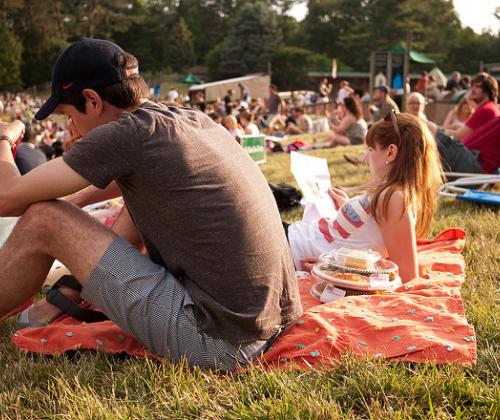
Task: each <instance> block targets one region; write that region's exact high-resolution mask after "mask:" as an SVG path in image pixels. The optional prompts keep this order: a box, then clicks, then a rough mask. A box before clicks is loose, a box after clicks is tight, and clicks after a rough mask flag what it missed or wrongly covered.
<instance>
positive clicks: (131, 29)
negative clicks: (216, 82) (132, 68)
mask: <svg viewBox="0 0 500 420" xmlns="http://www.w3.org/2000/svg"><path fill="white" fill-rule="evenodd" d="M299 2H300V1H297V0H257V1H255V0H0V37H1V39H2V43H3V48H2V52H1V54H0V89H1V90H5V89H15V88H24V87H29V86H34V85H39V84H42V83H46V82H48V81H49V80H50V71H51V67H52V64H53V63H54V61H55V59H56V58H57V56H58V55H59V54H60V52H61V51H62V50H63V49H64V48H66V47H67V46H68V45H69V44H70V43H71V42H73V41H75V40H77V39H78V38H80V37H81V36H90V37H95V38H105V39H109V40H112V41H115V42H117V43H118V44H119V45H120V46H122V47H123V48H124V49H125V50H127V51H129V52H131V53H132V54H134V55H135V56H136V57H137V58H138V59H139V61H140V63H141V71H147V72H151V73H160V72H162V73H169V72H183V71H186V70H187V69H188V68H190V67H191V66H193V65H204V66H208V69H209V73H210V77H211V78H212V79H219V78H225V77H234V76H240V75H243V74H247V73H252V72H260V71H268V70H269V69H270V68H272V74H273V81H274V82H275V83H277V84H278V86H279V87H280V88H281V89H290V88H301V87H305V86H306V85H307V72H308V71H313V70H316V71H329V69H330V68H331V67H330V66H331V59H332V58H336V59H337V62H338V64H339V70H340V71H343V70H344V71H368V68H369V58H370V51H372V50H385V49H389V48H391V47H392V46H394V45H395V44H397V43H399V42H401V41H407V40H411V45H412V46H413V47H414V48H415V49H417V50H419V51H421V52H425V53H426V54H427V55H429V56H430V57H432V58H434V59H436V61H437V62H438V63H439V65H440V68H441V69H443V70H444V71H451V70H459V71H461V72H464V73H475V72H477V70H478V68H479V63H480V61H485V62H494V61H500V59H499V56H498V51H500V34H499V33H496V34H495V33H491V32H485V33H482V34H476V33H475V32H473V31H472V30H471V29H470V28H463V27H462V26H461V24H460V21H459V19H458V17H457V14H456V12H455V10H454V9H453V3H452V1H451V0H418V1H415V0H309V1H308V2H307V6H308V13H307V16H306V17H305V19H304V20H303V21H301V22H298V21H297V20H296V19H295V18H294V17H292V16H289V15H288V14H287V12H289V11H290V9H291V7H292V6H293V5H294V4H296V3H299ZM496 17H497V18H498V19H500V8H498V9H497V13H496Z"/></svg>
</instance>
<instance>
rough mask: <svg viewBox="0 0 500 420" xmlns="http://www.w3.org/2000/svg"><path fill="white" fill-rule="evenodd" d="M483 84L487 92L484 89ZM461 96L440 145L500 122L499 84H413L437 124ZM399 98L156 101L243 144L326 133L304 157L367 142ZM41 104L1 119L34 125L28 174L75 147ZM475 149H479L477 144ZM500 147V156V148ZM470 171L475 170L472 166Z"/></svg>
mask: <svg viewBox="0 0 500 420" xmlns="http://www.w3.org/2000/svg"><path fill="white" fill-rule="evenodd" d="M478 84H479V85H481V86H480V87H479V88H478V87H477V85H478ZM483 88H484V92H483ZM435 89H437V90H439V92H440V94H439V95H433V92H434V93H435ZM460 91H465V92H466V93H464V94H463V96H462V99H461V100H460V101H459V102H458V103H457V104H456V105H455V106H454V107H453V109H452V110H451V111H450V112H449V113H448V115H447V116H446V118H445V120H444V122H443V124H442V127H437V128H435V127H433V130H434V132H435V133H436V135H437V137H438V139H439V138H440V139H441V142H443V138H444V136H447V140H446V141H447V142H448V143H450V140H449V139H453V140H458V141H463V140H464V139H467V138H470V137H471V136H473V132H474V131H476V129H477V128H479V127H480V126H481V125H484V124H486V123H488V122H489V121H490V120H491V119H495V118H499V116H500V111H499V108H498V104H497V102H496V101H497V97H498V85H497V82H496V80H495V79H494V78H493V77H491V76H489V75H482V76H478V77H476V78H475V79H474V80H472V79H471V77H470V76H463V77H462V76H461V75H460V73H459V72H453V73H452V74H451V78H450V79H449V80H448V83H447V84H446V86H442V85H440V86H439V87H437V86H435V82H434V80H433V78H432V76H430V75H429V74H428V73H427V72H422V73H421V77H420V78H419V79H418V81H417V82H416V84H415V85H414V87H413V89H412V88H410V86H409V84H407V87H406V103H405V107H404V109H405V111H406V112H408V113H410V114H413V115H415V116H417V117H418V118H420V119H422V120H423V121H425V122H428V123H429V124H433V123H432V122H430V121H428V118H427V116H426V114H425V107H426V104H427V103H428V101H429V100H431V101H432V100H433V99H436V98H438V97H440V98H442V97H443V95H444V94H449V95H452V94H456V93H457V92H460ZM478 92H479V93H478ZM481 92H483V94H482V95H481V94H480V93H481ZM394 93H395V92H394V91H391V89H389V88H388V87H387V86H385V85H381V86H377V87H376V88H375V89H374V90H373V93H372V95H371V96H370V95H369V93H368V92H364V91H360V90H357V89H354V88H353V87H352V86H351V85H350V84H349V82H348V81H345V80H342V81H341V82H340V84H339V88H338V90H337V91H334V89H333V86H332V84H331V83H329V81H328V79H327V78H324V79H322V80H321V81H320V83H319V85H318V90H317V92H316V93H311V92H291V94H289V95H287V97H286V98H284V97H283V96H282V95H280V93H279V92H278V89H277V87H276V86H275V85H270V86H269V94H268V97H267V98H261V97H257V98H255V97H252V96H251V92H250V90H249V89H248V88H247V87H246V86H244V85H243V84H241V83H240V84H239V85H238V92H236V89H228V91H227V93H226V95H225V96H224V97H222V98H217V99H216V100H215V101H213V102H210V103H208V102H207V101H205V98H204V94H203V92H202V91H198V92H196V93H195V94H194V95H193V96H192V97H189V96H183V95H181V94H179V92H178V91H177V90H176V89H174V88H171V89H170V90H169V91H168V92H167V94H166V95H165V98H163V99H162V98H160V97H157V100H160V101H163V102H165V103H166V104H168V105H176V106H190V107H194V108H197V109H199V110H200V112H203V113H206V114H207V115H209V116H210V117H211V118H212V119H213V120H214V121H215V122H217V123H219V124H221V125H222V126H224V127H225V128H226V129H227V130H228V131H229V132H230V133H231V135H232V136H233V137H234V138H235V139H236V140H237V141H240V140H241V138H242V137H243V136H245V135H254V136H255V135H259V134H264V135H266V136H268V137H271V138H275V139H283V138H286V137H287V136H297V135H299V136H300V135H308V134H318V133H322V134H325V135H324V136H322V137H323V140H322V141H318V142H317V141H316V139H314V141H313V144H311V142H310V141H309V142H308V141H307V140H305V141H303V140H301V139H299V140H298V142H297V144H298V146H297V147H296V148H294V149H293V150H297V149H311V148H325V147H335V146H345V145H351V144H362V143H364V141H365V136H366V132H367V130H368V128H369V127H370V126H371V125H372V124H373V123H375V122H377V121H379V120H380V119H382V118H384V116H386V115H387V114H388V113H389V112H390V111H392V110H394V111H395V112H400V107H399V106H398V104H397V102H396V100H395V99H397V98H395V97H394ZM41 103H42V99H41V98H40V97H38V96H31V95H29V94H27V93H19V94H11V93H4V94H3V95H0V114H2V115H3V118H4V119H12V120H13V119H20V120H21V121H23V122H24V123H25V124H26V126H27V130H26V133H25V138H24V139H23V144H22V145H21V147H20V150H19V155H18V160H19V163H18V165H19V166H20V168H21V172H22V173H25V172H27V171H29V170H30V169H32V168H33V167H34V166H36V165H38V164H40V163H42V162H44V161H46V160H50V159H52V158H54V157H57V156H60V155H62V154H63V152H64V150H66V149H68V148H70V147H71V141H72V136H71V134H70V133H68V130H67V127H66V121H64V120H63V119H62V118H60V119H58V118H57V117H56V118H55V119H49V120H46V121H42V122H33V115H34V113H35V112H36V110H37V109H38V108H39V107H40V106H41ZM485 104H486V105H485ZM485 110H486V111H485ZM485 112H486V114H487V115H486V117H484V118H483V117H482V116H481V115H483V114H485ZM478 114H479V116H478ZM465 144H467V142H465ZM474 144H475V143H474ZM268 146H269V151H281V150H283V148H282V147H273V146H276V143H275V142H273V141H272V140H269V142H268ZM461 147H464V146H463V145H462V146H461ZM465 147H466V146H465ZM475 147H478V146H477V145H476V144H475ZM455 148H456V147H455ZM459 148H460V147H459ZM497 148H498V149H500V147H498V145H497ZM491 149H492V147H489V148H488V150H483V151H482V153H483V159H484V154H485V153H489V154H491V153H492V152H491ZM443 153H444V152H443ZM447 153H453V152H450V151H448V152H447ZM474 153H476V151H474ZM346 159H347V160H348V161H349V162H351V163H360V162H363V160H364V157H363V156H360V157H350V156H346ZM487 159H489V158H487ZM495 159H498V157H497V156H496V155H495V157H493V158H491V159H490V160H492V163H491V165H493V166H494V165H495V164H496V163H495V162H496V160H495ZM443 160H444V161H446V157H443ZM455 166H456V165H453V164H451V165H450V162H449V159H448V168H450V167H451V169H455ZM498 166H500V163H499V164H498ZM468 168H469V169H471V168H472V169H474V168H473V167H471V166H469V167H468ZM488 168H489V167H488ZM481 169H482V170H484V168H482V167H481V165H479V164H478V165H476V166H475V170H476V171H479V170H481ZM488 170H490V169H488Z"/></svg>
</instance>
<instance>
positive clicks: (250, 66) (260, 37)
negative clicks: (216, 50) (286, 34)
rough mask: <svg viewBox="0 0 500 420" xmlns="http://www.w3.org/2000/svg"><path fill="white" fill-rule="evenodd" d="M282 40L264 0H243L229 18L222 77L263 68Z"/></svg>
mask: <svg viewBox="0 0 500 420" xmlns="http://www.w3.org/2000/svg"><path fill="white" fill-rule="evenodd" d="M280 44H281V32H280V30H279V28H278V24H277V20H276V15H275V13H274V12H273V11H272V10H271V9H270V8H269V7H267V6H266V4H265V3H263V2H256V3H246V4H245V5H243V6H242V7H241V9H240V10H239V12H238V14H237V15H236V16H235V17H234V19H233V20H232V21H231V24H230V29H229V33H228V36H227V38H226V39H225V41H224V44H223V48H222V53H221V63H220V73H221V74H222V75H223V76H225V77H231V76H240V75H243V74H246V73H253V72H265V71H266V70H267V68H268V64H269V63H270V62H271V58H272V55H273V52H274V51H275V50H276V49H277V48H278V46H279V45H280Z"/></svg>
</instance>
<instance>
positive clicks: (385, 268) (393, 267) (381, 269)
mask: <svg viewBox="0 0 500 420" xmlns="http://www.w3.org/2000/svg"><path fill="white" fill-rule="evenodd" d="M319 260H320V262H319V263H318V264H317V265H323V264H327V265H329V266H331V270H330V271H336V270H339V271H343V272H345V273H354V274H361V275H363V276H369V275H370V274H384V273H385V274H392V273H396V272H397V271H398V270H399V267H398V265H397V264H396V263H395V262H393V261H391V260H387V259H381V260H379V261H377V262H376V263H375V264H374V267H373V269H370V270H363V269H360V268H353V267H349V266H346V265H343V264H341V263H339V262H337V261H333V260H331V259H328V258H325V254H322V255H320V256H319Z"/></svg>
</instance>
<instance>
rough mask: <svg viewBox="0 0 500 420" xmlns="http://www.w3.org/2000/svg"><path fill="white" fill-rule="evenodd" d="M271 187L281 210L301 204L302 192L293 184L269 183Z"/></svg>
mask: <svg viewBox="0 0 500 420" xmlns="http://www.w3.org/2000/svg"><path fill="white" fill-rule="evenodd" d="M269 187H270V188H271V191H272V192H273V195H274V199H275V200H276V204H277V205H278V209H279V210H286V209H289V208H292V207H295V206H299V205H300V199H301V198H302V193H301V192H300V191H299V190H298V189H297V188H295V187H293V186H292V185H288V184H271V183H269Z"/></svg>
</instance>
